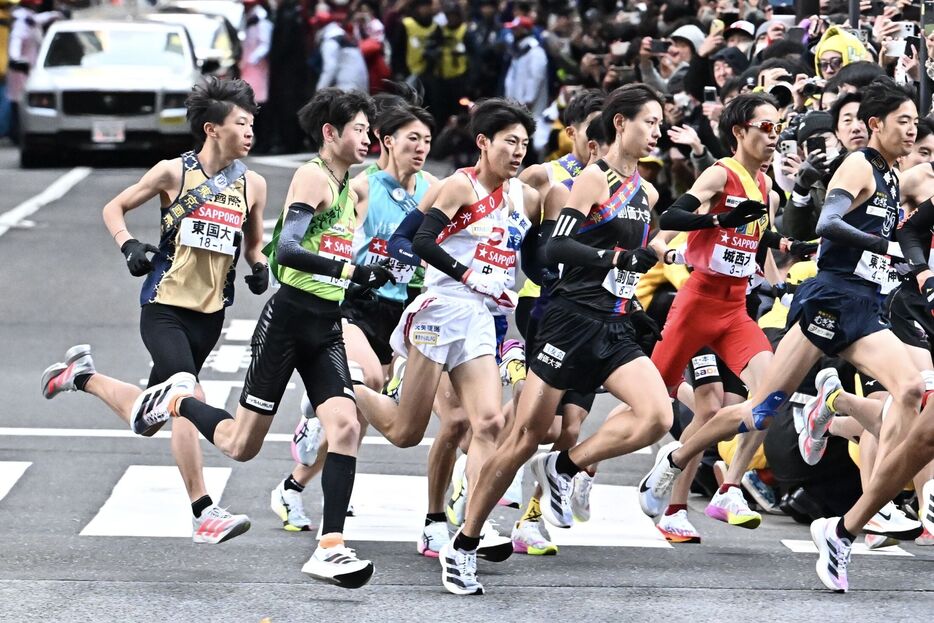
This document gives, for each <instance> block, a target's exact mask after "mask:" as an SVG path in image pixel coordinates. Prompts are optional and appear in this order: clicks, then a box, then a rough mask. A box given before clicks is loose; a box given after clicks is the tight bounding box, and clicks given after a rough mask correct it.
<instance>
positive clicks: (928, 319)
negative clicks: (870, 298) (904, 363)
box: [885, 283, 934, 351]
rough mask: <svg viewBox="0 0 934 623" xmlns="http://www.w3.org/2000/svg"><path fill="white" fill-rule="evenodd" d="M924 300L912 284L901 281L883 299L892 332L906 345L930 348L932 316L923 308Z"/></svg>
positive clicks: (932, 331)
mask: <svg viewBox="0 0 934 623" xmlns="http://www.w3.org/2000/svg"><path fill="white" fill-rule="evenodd" d="M924 305H925V300H924V297H923V296H921V293H920V292H918V289H917V288H916V287H915V285H914V284H911V283H903V284H902V285H901V286H899V287H898V288H896V289H895V290H894V291H893V292H892V293H891V294H889V296H888V298H887V299H885V314H886V316H888V317H889V322H890V323H892V333H894V334H895V336H896V337H897V338H898V339H900V340H901V341H902V342H904V343H905V344H907V345H908V346H914V347H915V348H921V349H924V350H927V351H930V350H931V336H934V316H932V315H931V314H929V313H928V312H927V310H926V309H924Z"/></svg>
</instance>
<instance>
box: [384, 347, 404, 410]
mask: <svg viewBox="0 0 934 623" xmlns="http://www.w3.org/2000/svg"><path fill="white" fill-rule="evenodd" d="M405 361H406V359H405V357H396V358H395V360H393V362H392V378H390V379H389V382H388V383H386V389H385V390H383V393H384V394H386V395H387V396H389V397H390V398H392V399H393V400H395V401H396V404H399V401H400V400H402V377H403V376H405Z"/></svg>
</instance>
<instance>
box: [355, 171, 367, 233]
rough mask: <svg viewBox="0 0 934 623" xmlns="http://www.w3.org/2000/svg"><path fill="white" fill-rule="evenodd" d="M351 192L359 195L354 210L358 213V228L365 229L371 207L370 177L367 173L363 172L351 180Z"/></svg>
mask: <svg viewBox="0 0 934 623" xmlns="http://www.w3.org/2000/svg"><path fill="white" fill-rule="evenodd" d="M350 190H352V191H353V192H354V193H355V194H356V195H357V202H356V203H355V204H354V210H355V211H356V213H357V227H358V228H359V227H363V222H364V221H366V213H367V210H368V208H369V207H370V177H369V176H368V175H367V174H366V172H365V171H361V172H360V173H359V174H358V175H357V176H356V177H354V178H353V179H352V180H350Z"/></svg>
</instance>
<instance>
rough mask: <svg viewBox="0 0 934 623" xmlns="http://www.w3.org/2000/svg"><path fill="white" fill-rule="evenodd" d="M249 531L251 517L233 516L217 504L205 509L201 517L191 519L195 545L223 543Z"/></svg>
mask: <svg viewBox="0 0 934 623" xmlns="http://www.w3.org/2000/svg"><path fill="white" fill-rule="evenodd" d="M249 529H250V518H249V517H247V516H246V515H231V514H230V513H228V512H227V509H226V508H221V507H220V506H218V505H216V504H215V505H213V506H209V507H208V508H206V509H204V511H203V512H202V513H201V516H200V517H192V518H191V540H192V541H194V542H195V543H210V544H212V545H213V544H215V543H223V542H224V541H229V540H230V539H232V538H234V537H235V536H240V535H241V534H243V533H244V532H246V531H247V530H249Z"/></svg>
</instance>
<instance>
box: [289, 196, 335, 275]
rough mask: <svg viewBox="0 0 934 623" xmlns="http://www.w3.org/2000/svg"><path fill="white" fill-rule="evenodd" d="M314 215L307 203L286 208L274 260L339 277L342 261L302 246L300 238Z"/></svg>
mask: <svg viewBox="0 0 934 623" xmlns="http://www.w3.org/2000/svg"><path fill="white" fill-rule="evenodd" d="M314 215H315V209H314V208H313V207H311V206H310V205H308V204H307V203H300V202H296V203H293V204H292V205H290V206H289V207H288V208H287V209H286V213H285V221H284V222H283V223H282V231H281V232H279V245H278V246H277V247H276V260H277V261H278V262H279V263H280V264H282V265H283V266H288V267H289V268H294V269H296V270H300V271H302V272H306V273H312V274H315V275H327V276H328V277H335V278H340V276H341V272H342V271H343V270H344V266H346V264H345V263H344V262H338V261H337V260H332V259H328V258H326V257H321V256H320V255H318V254H317V253H314V252H312V251H309V250H308V249H306V248H304V247H303V246H302V239H303V238H304V237H305V232H307V231H308V226H309V225H311V219H312V218H313V217H314Z"/></svg>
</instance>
